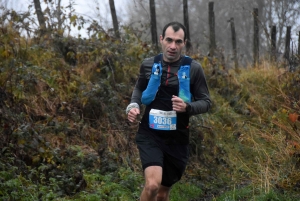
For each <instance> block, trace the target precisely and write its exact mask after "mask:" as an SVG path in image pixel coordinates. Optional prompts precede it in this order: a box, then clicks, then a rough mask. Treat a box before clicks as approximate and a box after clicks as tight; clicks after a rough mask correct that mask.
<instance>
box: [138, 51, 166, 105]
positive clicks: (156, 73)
mask: <svg viewBox="0 0 300 201" xmlns="http://www.w3.org/2000/svg"><path fill="white" fill-rule="evenodd" d="M161 61H162V54H159V55H156V56H155V57H154V63H153V66H152V72H151V76H150V80H149V82H148V86H147V88H146V90H145V91H143V93H142V98H141V101H142V104H144V105H149V104H150V103H151V102H152V101H153V100H154V98H155V96H156V93H157V91H158V88H159V86H160V81H161V79H160V78H161V75H162V66H161Z"/></svg>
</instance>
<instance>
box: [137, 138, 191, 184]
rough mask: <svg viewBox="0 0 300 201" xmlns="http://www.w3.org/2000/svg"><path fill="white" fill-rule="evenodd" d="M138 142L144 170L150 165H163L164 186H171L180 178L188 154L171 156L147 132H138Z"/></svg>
mask: <svg viewBox="0 0 300 201" xmlns="http://www.w3.org/2000/svg"><path fill="white" fill-rule="evenodd" d="M136 143H137V147H138V149H139V153H140V158H141V162H142V166H143V170H145V169H146V168H147V167H149V166H161V167H162V168H163V175H162V182H161V185H163V186H167V187H171V186H172V185H173V184H175V183H176V182H177V181H179V180H180V178H181V176H182V175H183V173H184V170H185V168H186V165H187V161H188V155H187V154H185V155H183V156H184V157H180V158H179V157H177V158H176V157H174V156H171V155H170V154H169V153H167V152H166V150H164V147H162V146H160V144H159V143H157V141H155V140H154V138H153V137H152V136H151V135H147V134H140V133H137V135H136ZM174 148H176V147H174ZM185 148H186V149H187V147H186V146H184V149H185ZM171 149H172V148H171ZM176 150H178V149H176ZM167 151H170V149H169V150H167ZM181 155H182V154H181Z"/></svg>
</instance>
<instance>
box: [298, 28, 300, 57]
mask: <svg viewBox="0 0 300 201" xmlns="http://www.w3.org/2000/svg"><path fill="white" fill-rule="evenodd" d="M298 60H299V61H300V31H299V34H298Z"/></svg>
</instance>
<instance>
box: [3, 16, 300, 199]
mask: <svg viewBox="0 0 300 201" xmlns="http://www.w3.org/2000/svg"><path fill="white" fill-rule="evenodd" d="M15 14H16V13H15ZM122 34H123V35H122V40H116V39H115V38H113V37H112V36H111V35H109V34H107V33H105V32H104V31H102V30H98V31H97V34H94V35H92V36H91V38H90V39H81V38H72V37H65V36H62V35H59V34H58V35H55V34H52V35H51V34H50V36H49V35H48V36H47V37H40V38H38V37H35V38H25V37H22V36H21V35H20V33H19V32H18V31H17V30H16V28H15V27H14V23H13V21H12V23H7V24H6V26H4V27H0V44H1V46H0V133H1V135H0V152H1V153H0V198H1V200H121V201H126V200H128V201H131V200H137V199H138V197H139V195H140V192H141V190H142V186H143V178H142V171H141V165H140V161H139V157H138V152H137V148H136V146H135V143H134V140H135V132H136V129H137V124H128V123H127V122H126V115H125V112H124V110H125V108H126V106H127V104H128V103H129V100H130V96H131V92H132V88H133V86H134V83H135V81H136V78H137V75H138V72H139V65H140V62H141V61H142V59H144V58H145V57H148V56H152V55H154V54H155V50H154V48H153V47H152V46H151V45H149V44H147V43H146V42H143V41H141V40H140V39H139V37H137V36H136V34H135V31H134V30H131V29H130V28H126V27H123V29H122ZM58 50H64V51H58ZM191 56H192V57H193V58H195V59H196V60H197V61H199V62H200V63H201V64H202V66H203V68H204V70H205V73H206V75H207V81H208V84H209V87H210V92H211V97H212V100H213V107H212V109H211V111H210V112H209V113H207V114H203V115H199V116H195V117H192V119H191V139H190V141H191V145H190V153H191V157H190V162H189V165H188V167H187V170H186V173H185V175H184V177H183V178H182V180H181V181H180V182H179V183H178V184H176V185H175V186H174V188H173V190H172V193H171V200H172V201H177V200H178V201H184V200H186V201H192V200H194V201H196V200H205V199H206V200H258V201H260V200H266V201H267V200H274V201H275V200H299V198H300V194H299V188H300V171H299V167H300V144H299V143H300V138H299V134H300V132H299V130H298V129H299V126H300V125H299V124H300V123H299V119H300V118H299V115H300V103H299V100H300V99H299V97H300V94H299V93H300V90H299V83H300V82H299V80H300V72H299V69H297V71H296V72H292V73H291V72H288V71H285V69H284V68H282V67H279V65H278V64H272V63H268V62H266V61H264V62H262V63H261V65H260V66H258V67H257V68H250V67H249V68H246V67H245V68H243V69H240V72H235V71H231V70H224V68H223V67H222V65H221V64H219V62H218V58H216V59H215V60H213V61H212V60H210V58H208V57H203V56H202V55H198V54H194V55H191Z"/></svg>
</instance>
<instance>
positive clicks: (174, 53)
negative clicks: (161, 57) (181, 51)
mask: <svg viewBox="0 0 300 201" xmlns="http://www.w3.org/2000/svg"><path fill="white" fill-rule="evenodd" d="M168 54H169V55H170V56H175V55H176V52H170V51H168Z"/></svg>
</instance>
